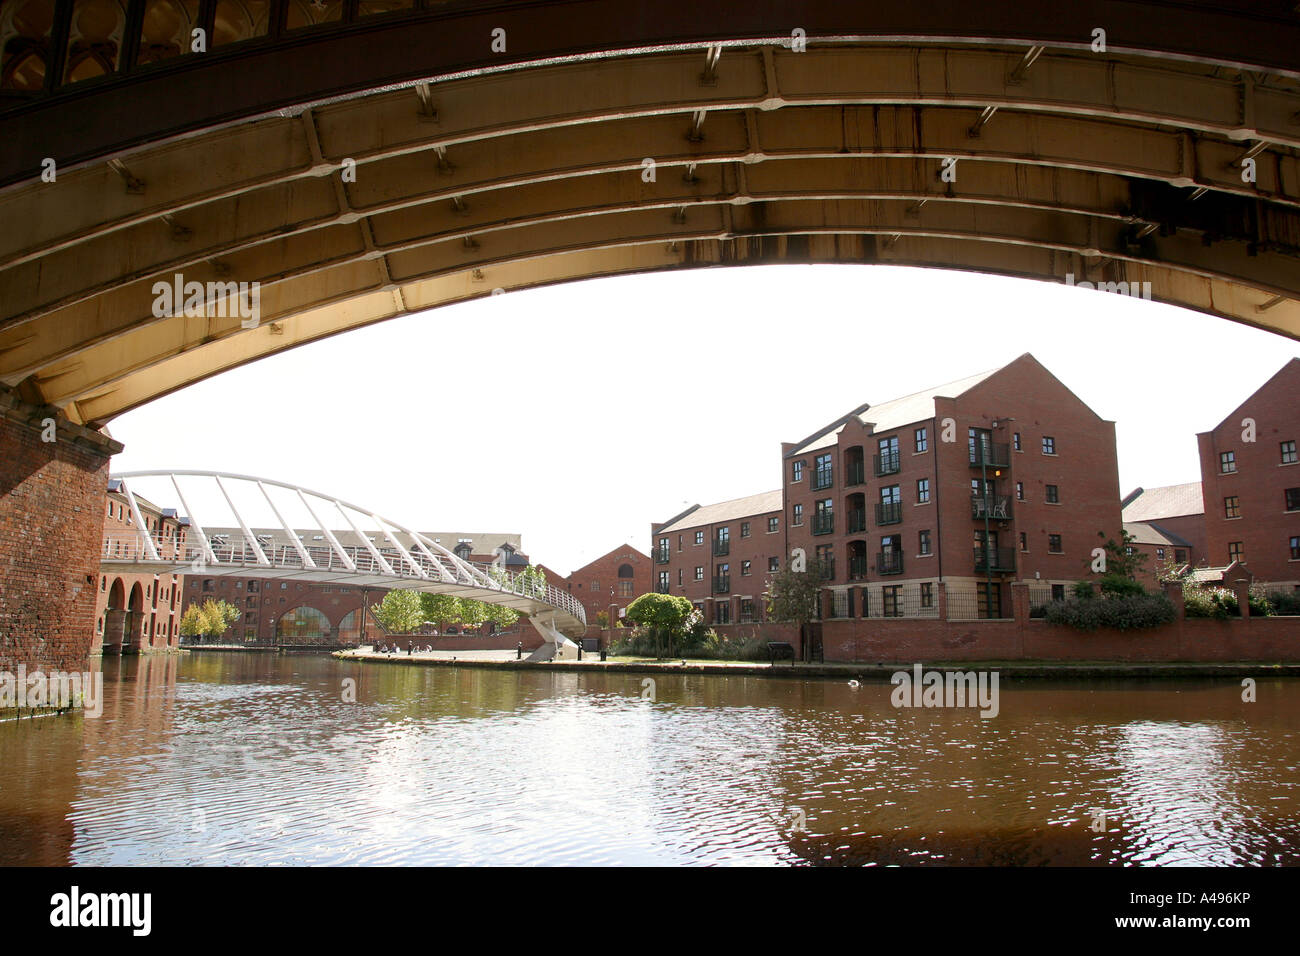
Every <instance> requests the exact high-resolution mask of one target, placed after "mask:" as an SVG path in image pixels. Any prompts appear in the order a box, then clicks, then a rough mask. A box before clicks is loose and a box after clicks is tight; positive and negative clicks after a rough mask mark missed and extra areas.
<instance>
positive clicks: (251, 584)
mask: <svg viewBox="0 0 1300 956" xmlns="http://www.w3.org/2000/svg"><path fill="white" fill-rule="evenodd" d="M248 590H249V592H250V593H255V592H256V591H258V590H259V587H258V583H257V582H256V581H249V582H248Z"/></svg>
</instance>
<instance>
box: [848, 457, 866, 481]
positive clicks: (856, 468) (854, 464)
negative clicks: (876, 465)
mask: <svg viewBox="0 0 1300 956" xmlns="http://www.w3.org/2000/svg"><path fill="white" fill-rule="evenodd" d="M866 481H867V468H866V464H865V463H864V462H862V461H850V462H849V463H848V466H847V472H846V474H845V479H844V483H845V484H846V485H861V484H865V483H866Z"/></svg>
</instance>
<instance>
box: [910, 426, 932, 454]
mask: <svg viewBox="0 0 1300 956" xmlns="http://www.w3.org/2000/svg"><path fill="white" fill-rule="evenodd" d="M912 438H913V441H915V442H916V450H917V451H918V452H922V451H929V449H930V434H929V432H928V431H927V430H926V429H924V428H918V429H916V431H914V432H913V433H912Z"/></svg>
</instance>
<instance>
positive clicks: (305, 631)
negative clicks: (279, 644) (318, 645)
mask: <svg viewBox="0 0 1300 956" xmlns="http://www.w3.org/2000/svg"><path fill="white" fill-rule="evenodd" d="M275 636H276V637H277V638H279V639H280V640H283V641H287V642H288V643H291V644H305V643H310V642H312V641H323V640H326V639H328V638H329V636H330V622H329V619H328V618H327V617H325V615H324V614H322V613H321V612H320V611H318V610H316V609H315V608H314V607H307V606H306V605H303V606H300V607H295V608H292V609H290V610H288V611H285V612H284V614H282V615H280V620H279V621H277V622H276V624H275Z"/></svg>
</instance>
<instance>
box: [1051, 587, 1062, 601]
mask: <svg viewBox="0 0 1300 956" xmlns="http://www.w3.org/2000/svg"><path fill="white" fill-rule="evenodd" d="M1052 600H1053V601H1064V600H1065V585H1064V584H1053V585H1052Z"/></svg>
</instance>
